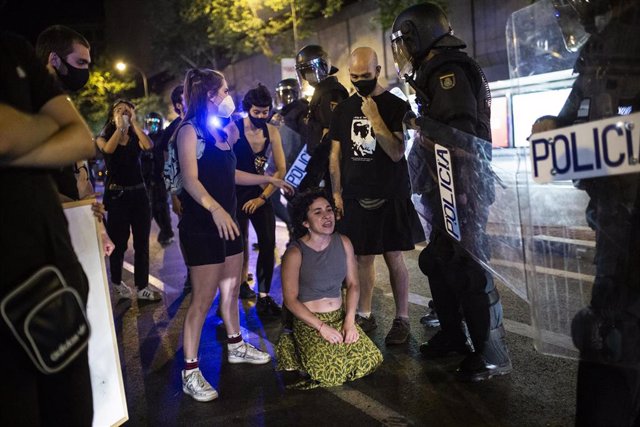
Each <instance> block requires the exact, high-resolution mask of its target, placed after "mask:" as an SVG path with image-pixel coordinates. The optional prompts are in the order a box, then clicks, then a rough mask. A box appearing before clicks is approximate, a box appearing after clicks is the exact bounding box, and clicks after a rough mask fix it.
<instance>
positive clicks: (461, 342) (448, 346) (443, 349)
mask: <svg viewBox="0 0 640 427" xmlns="http://www.w3.org/2000/svg"><path fill="white" fill-rule="evenodd" d="M420 352H421V353H422V354H423V355H424V356H426V357H446V356H450V355H452V354H455V353H457V354H462V355H465V354H469V352H470V350H469V347H468V346H467V340H466V339H465V337H464V336H463V335H462V334H460V337H458V338H451V337H449V336H447V335H446V334H445V333H444V332H442V331H438V332H437V333H436V334H435V335H434V336H433V337H432V338H431V339H430V340H429V341H427V342H425V343H423V344H420Z"/></svg>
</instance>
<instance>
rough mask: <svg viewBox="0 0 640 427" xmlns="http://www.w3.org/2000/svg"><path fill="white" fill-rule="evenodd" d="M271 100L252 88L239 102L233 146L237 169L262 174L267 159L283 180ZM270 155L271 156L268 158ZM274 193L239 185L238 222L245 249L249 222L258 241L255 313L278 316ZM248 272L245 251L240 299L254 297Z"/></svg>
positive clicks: (265, 188) (270, 188)
mask: <svg viewBox="0 0 640 427" xmlns="http://www.w3.org/2000/svg"><path fill="white" fill-rule="evenodd" d="M272 104H273V100H272V98H271V94H270V93H269V90H268V89H267V88H266V87H265V86H264V85H258V87H257V88H255V89H251V90H250V91H249V92H247V94H246V95H245V97H244V99H243V100H242V107H243V109H244V110H245V111H246V112H247V113H248V116H247V117H246V118H244V119H242V120H238V121H236V122H235V124H236V126H237V128H238V131H239V135H240V137H239V139H238V141H237V142H236V144H235V145H234V146H233V150H234V152H235V153H236V157H237V159H238V165H237V169H238V170H241V171H245V172H248V173H252V174H259V175H264V174H265V170H266V168H267V164H266V163H267V159H268V158H269V157H271V158H272V159H273V160H274V162H275V173H274V174H273V176H274V177H275V178H283V177H284V175H285V173H286V166H285V159H284V150H283V149H282V142H281V140H280V132H279V131H278V129H277V128H276V127H275V126H273V125H271V124H268V123H267V120H268V117H269V114H270V112H271V107H272ZM270 153H272V154H273V155H272V156H270ZM276 190H277V188H276V187H275V186H273V185H266V186H264V185H252V186H238V187H236V192H237V195H238V221H239V223H240V230H241V231H242V234H243V237H244V245H245V247H248V240H249V233H248V230H249V221H251V225H253V228H254V230H255V232H256V236H257V238H258V251H259V253H258V260H257V262H256V277H257V278H258V291H259V297H258V301H257V304H256V310H257V311H258V314H266V315H273V316H277V317H279V316H280V314H281V309H280V306H278V304H277V303H276V302H275V301H274V300H273V298H271V296H269V290H270V289H271V279H272V278H273V267H274V263H275V256H274V250H275V246H276V229H275V227H276V220H275V215H274V210H273V205H272V203H271V200H270V197H271V195H272V194H273V193H274V192H275V191H276ZM248 271H249V253H248V251H245V253H244V260H243V266H242V284H241V285H240V297H241V298H253V296H255V294H254V293H253V291H252V290H251V288H250V287H249V284H248V283H247V277H248Z"/></svg>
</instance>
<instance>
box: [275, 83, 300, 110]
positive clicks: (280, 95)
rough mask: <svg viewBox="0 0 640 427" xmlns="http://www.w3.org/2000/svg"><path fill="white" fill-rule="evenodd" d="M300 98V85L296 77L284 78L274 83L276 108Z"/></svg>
mask: <svg viewBox="0 0 640 427" xmlns="http://www.w3.org/2000/svg"><path fill="white" fill-rule="evenodd" d="M298 98H300V85H298V81H297V80H296V79H284V80H280V82H279V83H278V84H277V85H276V108H277V109H279V110H280V109H282V108H283V107H284V106H285V105H289V104H291V103H292V102H293V101H295V100H296V99H298Z"/></svg>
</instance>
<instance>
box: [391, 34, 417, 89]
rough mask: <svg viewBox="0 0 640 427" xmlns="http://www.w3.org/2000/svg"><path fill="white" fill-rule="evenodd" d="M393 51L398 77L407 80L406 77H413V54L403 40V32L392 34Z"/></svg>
mask: <svg viewBox="0 0 640 427" xmlns="http://www.w3.org/2000/svg"><path fill="white" fill-rule="evenodd" d="M391 51H392V52H393V63H394V64H395V66H396V72H397V73H398V77H400V78H401V79H405V80H406V76H412V75H413V71H414V70H413V63H412V62H411V54H409V50H408V49H407V46H406V45H405V44H404V40H403V39H402V32H401V31H396V32H395V33H393V34H391Z"/></svg>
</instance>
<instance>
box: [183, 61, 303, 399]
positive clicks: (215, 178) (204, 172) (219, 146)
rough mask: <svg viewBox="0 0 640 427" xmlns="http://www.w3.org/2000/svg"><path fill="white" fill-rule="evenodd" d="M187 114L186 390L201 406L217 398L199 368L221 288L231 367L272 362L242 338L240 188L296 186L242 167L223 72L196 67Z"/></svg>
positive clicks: (187, 89) (188, 81)
mask: <svg viewBox="0 0 640 427" xmlns="http://www.w3.org/2000/svg"><path fill="white" fill-rule="evenodd" d="M184 98H185V101H186V105H187V112H186V115H185V118H184V120H183V121H182V123H181V124H180V127H179V128H178V130H177V140H176V144H177V149H178V163H179V165H180V174H181V176H182V187H183V188H182V190H181V191H180V193H179V197H180V200H181V202H182V217H181V218H180V224H179V225H178V228H179V229H180V241H181V242H182V244H183V249H184V253H185V255H186V257H185V262H186V263H187V265H188V266H189V273H190V274H191V285H192V295H191V302H190V303H189V308H188V309H187V314H186V316H185V319H184V333H183V340H184V341H183V349H184V359H185V364H184V370H183V371H182V391H183V392H184V393H186V394H188V395H189V396H191V397H192V398H194V399H195V400H197V401H201V402H206V401H210V400H213V399H215V398H217V397H218V392H217V391H216V390H215V389H214V388H213V387H212V386H211V384H209V382H208V381H207V380H206V379H205V378H204V376H203V375H202V372H200V368H199V363H200V362H199V359H198V349H199V347H200V335H201V333H202V327H203V325H204V321H205V319H206V318H207V314H208V313H209V309H210V308H211V303H212V302H213V299H214V298H215V296H216V293H217V291H218V289H220V314H221V315H222V320H223V321H224V326H225V329H226V332H227V337H228V339H227V360H228V362H229V363H249V364H253V365H260V364H264V363H269V361H270V360H271V357H270V356H269V354H268V353H266V352H263V351H260V350H258V349H257V348H255V347H254V346H252V345H251V344H249V343H247V342H245V341H244V339H243V338H242V335H241V334H240V319H239V314H238V291H239V288H240V270H241V268H242V239H241V238H240V229H239V227H238V223H237V220H236V206H237V202H236V184H238V185H248V186H254V185H262V184H272V185H275V186H276V187H278V188H288V189H291V188H290V187H289V186H288V185H287V184H286V183H285V182H284V181H283V180H281V179H278V178H274V177H271V176H267V175H257V174H250V173H247V172H243V171H241V170H238V169H236V156H235V154H234V152H233V148H232V145H233V144H234V142H235V141H237V140H238V128H237V127H236V125H235V124H234V123H230V124H228V125H227V126H226V127H225V128H224V129H221V128H220V126H219V122H220V120H219V119H220V118H225V119H226V118H229V117H230V116H231V113H233V110H234V109H235V107H234V104H233V99H232V98H231V96H229V88H228V86H227V82H226V80H225V78H224V76H223V75H222V73H220V72H218V71H214V70H209V69H192V70H189V71H188V72H187V75H186V77H185V82H184Z"/></svg>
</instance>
